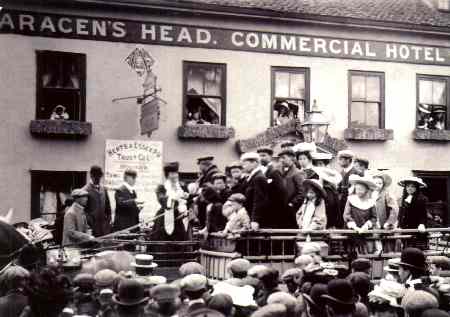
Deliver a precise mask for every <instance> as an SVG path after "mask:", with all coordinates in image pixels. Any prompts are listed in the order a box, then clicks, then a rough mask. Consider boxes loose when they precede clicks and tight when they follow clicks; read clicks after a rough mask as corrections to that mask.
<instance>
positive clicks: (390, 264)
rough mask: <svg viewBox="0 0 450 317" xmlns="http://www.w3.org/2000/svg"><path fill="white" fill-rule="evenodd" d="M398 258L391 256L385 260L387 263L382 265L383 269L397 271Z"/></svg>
mask: <svg viewBox="0 0 450 317" xmlns="http://www.w3.org/2000/svg"><path fill="white" fill-rule="evenodd" d="M399 263H400V258H392V259H389V260H388V261H387V265H386V266H385V267H383V270H384V271H386V272H394V273H396V272H398V271H399V265H398V264H399Z"/></svg>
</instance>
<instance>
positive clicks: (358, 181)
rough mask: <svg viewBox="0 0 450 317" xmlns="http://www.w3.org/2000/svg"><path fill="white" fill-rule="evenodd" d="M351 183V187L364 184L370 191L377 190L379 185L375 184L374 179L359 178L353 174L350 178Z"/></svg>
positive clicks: (367, 177)
mask: <svg viewBox="0 0 450 317" xmlns="http://www.w3.org/2000/svg"><path fill="white" fill-rule="evenodd" d="M349 183H350V184H351V185H355V184H363V185H365V186H367V187H368V188H369V189H375V188H376V187H377V185H376V184H375V182H374V181H373V178H372V177H369V176H359V175H356V174H352V175H350V177H349Z"/></svg>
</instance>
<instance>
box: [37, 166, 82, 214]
mask: <svg viewBox="0 0 450 317" xmlns="http://www.w3.org/2000/svg"><path fill="white" fill-rule="evenodd" d="M85 184H86V172H72V171H37V170H33V171H31V219H34V218H40V217H41V218H44V219H45V220H47V221H48V222H50V223H52V222H53V221H54V220H55V218H56V213H57V212H59V211H61V210H62V209H63V208H64V202H65V200H66V199H67V198H68V197H69V196H70V193H71V192H72V190H73V189H75V188H81V187H83V186H84V185H85Z"/></svg>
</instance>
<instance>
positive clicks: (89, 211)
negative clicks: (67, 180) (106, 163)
mask: <svg viewBox="0 0 450 317" xmlns="http://www.w3.org/2000/svg"><path fill="white" fill-rule="evenodd" d="M89 174H90V176H91V181H90V182H89V183H88V184H86V185H85V186H84V187H83V189H84V190H85V191H87V192H88V194H89V195H88V203H87V206H86V207H85V209H84V212H85V213H86V217H87V221H88V225H89V226H90V227H91V229H92V234H93V235H94V237H100V236H104V235H105V234H108V233H110V232H111V205H110V203H109V197H108V193H107V191H106V189H105V186H103V185H102V184H101V180H102V177H103V170H102V168H101V167H100V166H97V165H94V166H92V167H91V170H90V173H89Z"/></svg>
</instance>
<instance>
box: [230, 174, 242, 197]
mask: <svg viewBox="0 0 450 317" xmlns="http://www.w3.org/2000/svg"><path fill="white" fill-rule="evenodd" d="M230 191H231V194H242V195H245V177H242V178H241V179H240V180H239V181H238V182H237V183H236V184H235V185H234V186H233V187H231V188H230Z"/></svg>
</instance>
